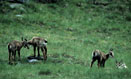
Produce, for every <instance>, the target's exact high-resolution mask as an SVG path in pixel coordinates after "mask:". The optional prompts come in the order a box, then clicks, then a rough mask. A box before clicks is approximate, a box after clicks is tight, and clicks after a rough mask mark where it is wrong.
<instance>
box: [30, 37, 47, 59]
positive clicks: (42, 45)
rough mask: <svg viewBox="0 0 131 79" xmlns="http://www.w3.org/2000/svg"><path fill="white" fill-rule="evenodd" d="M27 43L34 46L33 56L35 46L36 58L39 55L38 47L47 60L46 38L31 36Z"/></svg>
mask: <svg viewBox="0 0 131 79" xmlns="http://www.w3.org/2000/svg"><path fill="white" fill-rule="evenodd" d="M28 44H30V45H32V46H33V47H34V57H36V48H37V51H38V56H37V57H38V58H39V57H40V52H39V49H41V51H42V53H43V57H44V60H45V61H46V60H47V47H46V45H47V40H45V39H43V38H40V37H33V38H32V39H31V40H29V41H28Z"/></svg>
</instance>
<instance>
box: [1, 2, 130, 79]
mask: <svg viewBox="0 0 131 79" xmlns="http://www.w3.org/2000/svg"><path fill="white" fill-rule="evenodd" d="M1 4H2V5H1V7H0V11H1V13H0V50H1V51H0V69H1V70H0V79H3V78H4V79H23V78H25V79H43V78H47V79H51V78H52V79H55V78H56V79H66V78H68V79H74V78H79V79H84V78H86V79H97V78H101V79H105V78H108V79H111V78H113V79H130V76H131V75H130V74H131V70H130V67H131V63H130V57H131V54H130V51H131V40H130V39H131V27H130V25H131V23H130V6H128V5H125V4H126V3H123V4H122V2H119V1H118V2H117V3H116V4H115V3H111V4H109V5H106V6H105V5H103V4H98V5H96V4H92V3H88V2H84V0H82V1H81V0H72V1H68V0H67V2H66V1H65V2H60V3H56V4H54V3H53V4H52V3H50V4H44V3H39V2H29V3H26V4H17V3H8V2H2V3H1ZM118 4H119V5H118ZM128 4H129V3H128ZM22 36H23V37H24V38H27V39H28V40H29V39H31V38H32V37H33V36H40V37H43V38H46V39H47V40H48V42H49V43H48V60H47V61H46V62H43V61H40V62H38V63H32V64H31V63H28V62H27V57H28V56H30V55H32V54H33V49H32V47H30V49H29V50H27V49H24V48H23V49H22V50H21V58H22V61H21V62H18V61H17V62H18V64H16V65H14V66H11V65H8V50H7V44H8V42H10V41H12V40H21V37H22ZM110 48H113V49H114V53H115V57H114V58H110V59H109V60H107V62H106V67H105V68H100V69H98V68H97V64H96V63H95V64H94V66H93V68H92V69H90V67H89V64H90V61H91V53H92V51H93V50H95V49H99V50H101V51H103V52H105V53H106V52H108V51H109V49H110ZM41 55H42V54H41ZM115 60H123V61H124V62H125V63H126V65H127V67H128V69H122V70H119V69H116V66H115Z"/></svg>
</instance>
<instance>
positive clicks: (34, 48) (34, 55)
mask: <svg viewBox="0 0 131 79" xmlns="http://www.w3.org/2000/svg"><path fill="white" fill-rule="evenodd" d="M35 56H36V46H34V57H35Z"/></svg>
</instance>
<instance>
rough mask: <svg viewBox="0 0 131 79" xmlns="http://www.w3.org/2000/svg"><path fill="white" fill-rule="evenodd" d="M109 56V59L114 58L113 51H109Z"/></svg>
mask: <svg viewBox="0 0 131 79" xmlns="http://www.w3.org/2000/svg"><path fill="white" fill-rule="evenodd" d="M109 56H110V57H114V53H113V49H110V51H109Z"/></svg>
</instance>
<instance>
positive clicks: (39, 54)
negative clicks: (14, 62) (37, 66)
mask: <svg viewBox="0 0 131 79" xmlns="http://www.w3.org/2000/svg"><path fill="white" fill-rule="evenodd" d="M39 49H40V48H39V47H37V51H38V57H40V52H39Z"/></svg>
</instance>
